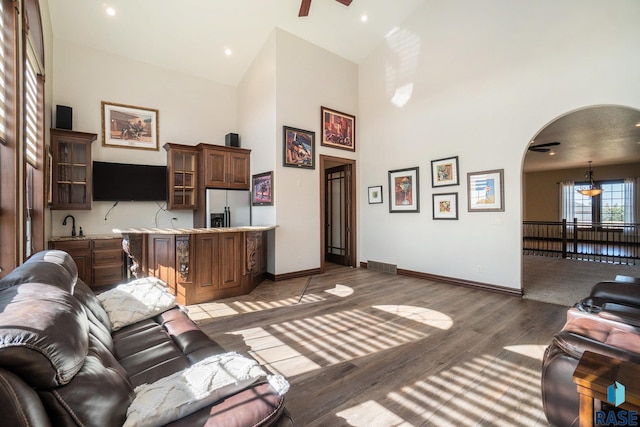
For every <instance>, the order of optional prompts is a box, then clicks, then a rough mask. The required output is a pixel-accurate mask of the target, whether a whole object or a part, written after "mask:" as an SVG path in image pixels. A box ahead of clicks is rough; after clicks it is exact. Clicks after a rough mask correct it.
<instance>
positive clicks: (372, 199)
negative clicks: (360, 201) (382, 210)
mask: <svg viewBox="0 0 640 427" xmlns="http://www.w3.org/2000/svg"><path fill="white" fill-rule="evenodd" d="M376 203H382V185H376V186H374V187H369V204H370V205H373V204H376Z"/></svg>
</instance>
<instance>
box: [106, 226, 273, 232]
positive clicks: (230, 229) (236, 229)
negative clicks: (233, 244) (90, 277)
mask: <svg viewBox="0 0 640 427" xmlns="http://www.w3.org/2000/svg"><path fill="white" fill-rule="evenodd" d="M276 227H277V225H247V226H242V227H220V228H123V229H113V232H114V233H118V234H205V233H238V232H252V231H268V230H273V229H274V228H276Z"/></svg>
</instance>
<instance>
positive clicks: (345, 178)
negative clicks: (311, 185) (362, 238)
mask: <svg viewBox="0 0 640 427" xmlns="http://www.w3.org/2000/svg"><path fill="white" fill-rule="evenodd" d="M324 179H325V221H326V228H325V260H326V261H329V262H333V263H336V264H341V265H350V264H351V247H350V246H351V245H350V242H351V235H350V233H351V215H350V214H349V212H350V206H351V188H350V185H351V165H350V164H344V165H340V166H337V167H333V168H330V169H326V170H325V177H324Z"/></svg>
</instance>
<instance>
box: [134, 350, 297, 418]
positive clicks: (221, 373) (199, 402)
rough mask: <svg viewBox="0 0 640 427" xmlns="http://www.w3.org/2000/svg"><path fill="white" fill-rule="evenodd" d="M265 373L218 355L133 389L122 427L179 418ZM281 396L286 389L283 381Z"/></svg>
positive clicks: (242, 359) (234, 356)
mask: <svg viewBox="0 0 640 427" xmlns="http://www.w3.org/2000/svg"><path fill="white" fill-rule="evenodd" d="M266 376H267V374H266V372H265V371H264V370H263V369H262V368H261V367H260V366H259V365H258V363H257V362H256V361H255V360H253V359H251V358H248V357H245V356H242V355H240V354H238V353H233V352H231V353H222V354H219V355H215V356H211V357H209V358H207V359H205V360H202V361H200V362H198V363H196V364H194V365H193V366H191V367H189V368H188V369H185V370H183V371H180V372H176V373H175V374H173V375H170V376H168V377H165V378H162V379H160V380H158V381H156V382H154V383H151V384H142V385H140V386H138V387H136V389H135V393H136V397H135V398H134V400H133V402H132V403H131V406H130V407H129V409H128V410H127V421H126V423H125V427H127V426H130V427H133V426H138V427H140V426H156V425H163V424H166V423H168V422H171V421H175V420H177V419H180V418H182V417H184V416H186V415H189V414H191V413H193V412H194V411H197V410H199V409H201V408H204V407H205V406H209V405H211V404H213V403H215V402H217V401H218V400H220V399H223V398H226V397H228V396H232V395H234V394H236V393H237V392H239V391H241V390H243V389H245V388H247V387H249V386H250V385H251V384H253V383H255V382H256V381H257V380H259V379H260V378H266ZM278 379H281V380H282V381H283V385H285V387H283V388H282V390H281V391H282V394H284V393H286V391H287V390H288V384H287V383H286V381H285V380H284V379H283V378H281V377H278Z"/></svg>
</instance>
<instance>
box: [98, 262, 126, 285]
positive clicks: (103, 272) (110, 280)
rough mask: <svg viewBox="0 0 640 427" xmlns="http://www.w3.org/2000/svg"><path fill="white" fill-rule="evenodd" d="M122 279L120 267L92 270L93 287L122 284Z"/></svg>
mask: <svg viewBox="0 0 640 427" xmlns="http://www.w3.org/2000/svg"><path fill="white" fill-rule="evenodd" d="M123 278H124V273H123V269H122V266H119V267H118V266H108V267H94V268H93V286H103V285H115V284H117V283H120V282H122V279H123Z"/></svg>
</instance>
